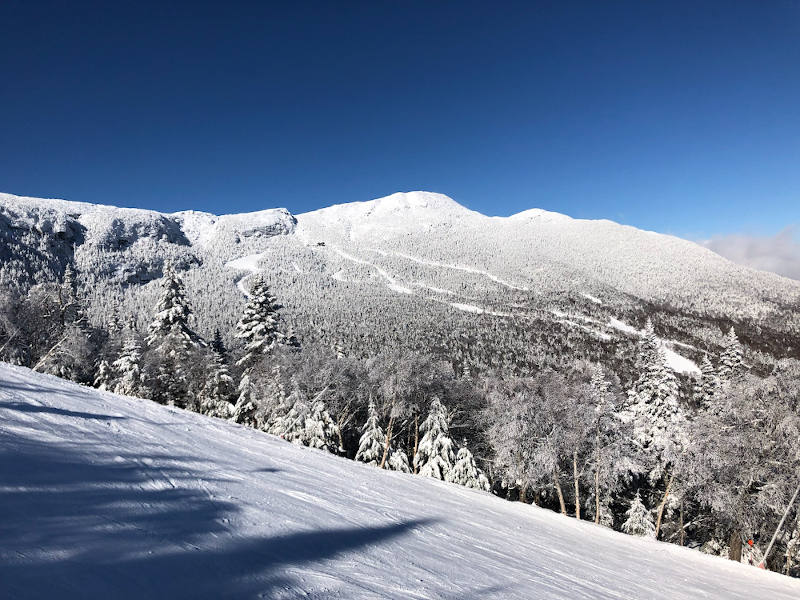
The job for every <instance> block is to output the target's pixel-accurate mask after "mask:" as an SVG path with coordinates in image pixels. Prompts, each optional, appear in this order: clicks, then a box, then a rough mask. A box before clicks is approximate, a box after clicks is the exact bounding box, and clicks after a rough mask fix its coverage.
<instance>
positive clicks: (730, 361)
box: [719, 327, 744, 382]
mask: <svg viewBox="0 0 800 600" xmlns="http://www.w3.org/2000/svg"><path fill="white" fill-rule="evenodd" d="M743 374H744V364H743V362H742V344H741V342H740V341H739V338H738V337H737V336H736V332H735V331H734V330H733V327H731V328H730V330H729V331H728V334H727V335H726V336H725V340H724V341H723V343H722V353H721V354H720V356H719V378H720V380H722V381H723V382H727V381H734V380H736V379H739V378H740V377H742V376H743Z"/></svg>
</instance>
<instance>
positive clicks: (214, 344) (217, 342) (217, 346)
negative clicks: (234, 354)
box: [209, 329, 228, 363]
mask: <svg viewBox="0 0 800 600" xmlns="http://www.w3.org/2000/svg"><path fill="white" fill-rule="evenodd" d="M209 346H211V349H212V350H213V351H214V352H215V353H216V355H217V356H219V357H220V359H221V360H222V362H224V363H227V362H228V349H227V348H226V347H225V342H224V341H223V340H222V334H221V333H220V332H219V329H215V330H214V336H213V337H212V338H211V343H210V344H209Z"/></svg>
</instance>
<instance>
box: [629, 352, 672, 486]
mask: <svg viewBox="0 0 800 600" xmlns="http://www.w3.org/2000/svg"><path fill="white" fill-rule="evenodd" d="M636 390H637V391H636V393H633V394H632V395H631V399H630V400H631V403H630V406H629V410H628V415H629V418H631V419H632V421H633V434H634V441H635V443H636V445H637V446H638V447H639V449H640V450H641V451H642V452H643V454H644V457H643V458H644V459H645V461H646V462H649V474H650V477H651V478H658V477H660V476H661V475H662V474H663V472H664V467H665V466H666V464H667V463H668V462H670V461H671V460H673V459H674V457H675V455H676V454H677V453H678V452H679V449H680V447H681V446H682V445H683V442H684V437H685V431H684V426H685V419H684V415H683V411H682V410H681V407H680V404H679V403H678V394H679V388H678V380H677V378H676V377H675V374H674V373H673V372H672V369H671V368H670V367H669V365H668V364H667V360H666V355H665V353H664V349H663V348H662V347H660V346H659V348H658V350H657V351H656V353H655V354H654V355H652V356H651V362H650V364H649V365H647V369H646V371H645V372H644V373H643V374H642V375H641V377H640V378H639V381H638V382H637V385H636Z"/></svg>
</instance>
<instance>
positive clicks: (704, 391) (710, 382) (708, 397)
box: [694, 354, 719, 408]
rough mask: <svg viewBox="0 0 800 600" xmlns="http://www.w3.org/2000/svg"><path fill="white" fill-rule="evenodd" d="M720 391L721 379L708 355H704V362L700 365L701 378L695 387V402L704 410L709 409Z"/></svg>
mask: <svg viewBox="0 0 800 600" xmlns="http://www.w3.org/2000/svg"><path fill="white" fill-rule="evenodd" d="M718 389H719V377H717V372H716V370H715V369H714V365H712V364H711V361H710V360H709V359H708V355H707V354H705V355H703V361H702V362H701V363H700V378H699V380H698V381H697V383H696V385H695V390H694V394H695V400H696V401H697V403H698V405H699V406H701V407H703V408H708V407H709V406H710V405H711V404H712V402H713V401H714V397H715V396H716V395H717V391H718Z"/></svg>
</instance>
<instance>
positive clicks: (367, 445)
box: [356, 400, 384, 467]
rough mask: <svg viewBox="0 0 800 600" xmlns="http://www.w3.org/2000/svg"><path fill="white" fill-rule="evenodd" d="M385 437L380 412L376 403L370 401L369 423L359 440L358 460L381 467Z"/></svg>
mask: <svg viewBox="0 0 800 600" xmlns="http://www.w3.org/2000/svg"><path fill="white" fill-rule="evenodd" d="M383 444H384V436H383V429H381V426H380V423H379V421H378V411H377V409H376V408H375V402H374V401H372V400H370V403H369V407H368V409H367V422H366V423H364V426H363V427H362V428H361V438H360V439H359V440H358V451H357V452H356V460H358V461H361V462H365V463H367V464H368V465H375V466H376V467H377V466H379V465H380V461H381V457H382V456H383Z"/></svg>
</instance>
